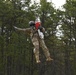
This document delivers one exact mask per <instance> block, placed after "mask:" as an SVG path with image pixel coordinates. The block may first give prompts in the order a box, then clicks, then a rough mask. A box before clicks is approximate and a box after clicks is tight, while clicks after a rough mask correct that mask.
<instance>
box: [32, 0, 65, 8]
mask: <svg viewBox="0 0 76 75" xmlns="http://www.w3.org/2000/svg"><path fill="white" fill-rule="evenodd" d="M33 1H36V2H40V0H32V2H33ZM47 1H48V2H50V1H52V3H54V4H55V6H56V8H59V7H61V6H62V5H63V4H65V1H66V0H47Z"/></svg>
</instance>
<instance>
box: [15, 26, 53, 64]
mask: <svg viewBox="0 0 76 75" xmlns="http://www.w3.org/2000/svg"><path fill="white" fill-rule="evenodd" d="M14 28H15V29H17V30H19V31H24V32H26V33H29V35H30V37H31V40H32V43H33V45H34V50H33V52H34V54H35V58H36V62H37V63H39V62H40V59H39V47H42V49H43V51H44V54H45V56H46V60H47V61H50V60H52V59H51V58H50V53H49V50H48V48H47V47H46V45H45V42H44V39H40V38H39V35H38V33H37V30H36V29H35V28H34V27H33V28H26V29H21V28H17V27H14Z"/></svg>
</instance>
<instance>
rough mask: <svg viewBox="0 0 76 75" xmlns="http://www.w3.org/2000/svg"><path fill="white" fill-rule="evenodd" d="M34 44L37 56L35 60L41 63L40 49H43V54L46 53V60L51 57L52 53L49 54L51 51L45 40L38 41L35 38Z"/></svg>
mask: <svg viewBox="0 0 76 75" xmlns="http://www.w3.org/2000/svg"><path fill="white" fill-rule="evenodd" d="M32 43H33V45H34V50H33V52H34V54H35V58H36V61H39V60H40V59H39V47H41V48H42V50H43V52H44V55H45V57H46V58H49V57H50V53H49V50H48V48H47V46H46V44H45V42H44V39H37V38H34V39H32Z"/></svg>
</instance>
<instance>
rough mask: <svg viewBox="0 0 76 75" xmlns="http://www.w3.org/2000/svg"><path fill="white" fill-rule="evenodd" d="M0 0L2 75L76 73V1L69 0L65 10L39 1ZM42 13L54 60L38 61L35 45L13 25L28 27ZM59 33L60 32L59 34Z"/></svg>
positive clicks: (75, 74) (0, 62)
mask: <svg viewBox="0 0 76 75" xmlns="http://www.w3.org/2000/svg"><path fill="white" fill-rule="evenodd" d="M30 4H31V1H30V0H23V1H22V0H0V75H76V1H75V0H66V3H65V4H64V5H63V10H60V9H55V7H54V6H53V3H52V2H47V1H46V0H40V4H38V3H36V2H34V4H32V5H30ZM36 16H39V17H40V19H41V22H42V26H43V27H45V29H46V34H45V42H46V45H47V47H48V48H49V50H50V54H51V57H52V58H53V59H54V61H52V62H50V64H49V63H47V62H46V61H45V56H44V54H43V52H42V50H41V48H40V59H41V61H42V63H41V64H40V65H38V64H36V62H35V58H34V54H33V51H32V50H33V45H32V43H31V40H30V37H29V36H28V35H26V34H25V33H22V32H18V31H15V30H14V28H13V26H17V27H20V28H27V27H29V25H28V22H29V21H30V20H35V18H36ZM57 33H58V34H57Z"/></svg>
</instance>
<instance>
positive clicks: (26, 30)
mask: <svg viewBox="0 0 76 75" xmlns="http://www.w3.org/2000/svg"><path fill="white" fill-rule="evenodd" d="M14 28H15V29H16V30H18V31H23V32H25V33H31V29H30V28H24V29H22V28H18V27H16V26H14Z"/></svg>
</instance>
